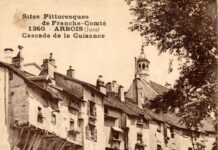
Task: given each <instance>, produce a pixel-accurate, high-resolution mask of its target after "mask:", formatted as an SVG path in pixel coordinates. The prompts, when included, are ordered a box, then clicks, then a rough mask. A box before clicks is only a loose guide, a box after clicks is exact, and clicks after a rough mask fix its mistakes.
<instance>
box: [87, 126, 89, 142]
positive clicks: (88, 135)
mask: <svg viewBox="0 0 218 150" xmlns="http://www.w3.org/2000/svg"><path fill="white" fill-rule="evenodd" d="M86 138H87V139H89V127H88V126H86Z"/></svg>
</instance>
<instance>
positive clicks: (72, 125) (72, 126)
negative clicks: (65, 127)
mask: <svg viewBox="0 0 218 150" xmlns="http://www.w3.org/2000/svg"><path fill="white" fill-rule="evenodd" d="M70 130H74V120H73V119H70Z"/></svg>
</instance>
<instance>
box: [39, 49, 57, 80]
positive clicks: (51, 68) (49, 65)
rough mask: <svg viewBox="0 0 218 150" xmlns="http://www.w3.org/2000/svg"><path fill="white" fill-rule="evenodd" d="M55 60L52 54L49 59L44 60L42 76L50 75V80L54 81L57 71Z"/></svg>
mask: <svg viewBox="0 0 218 150" xmlns="http://www.w3.org/2000/svg"><path fill="white" fill-rule="evenodd" d="M56 68H57V67H56V66H55V59H53V54H52V53H50V57H49V59H44V60H43V65H42V71H41V72H40V74H39V75H40V76H41V75H48V76H49V77H50V78H52V79H54V72H55V71H56Z"/></svg>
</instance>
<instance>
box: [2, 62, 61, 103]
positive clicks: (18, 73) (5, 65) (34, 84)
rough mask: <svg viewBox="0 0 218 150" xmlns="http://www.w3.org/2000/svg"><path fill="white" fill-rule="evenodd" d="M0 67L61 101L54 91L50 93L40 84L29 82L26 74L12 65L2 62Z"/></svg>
mask: <svg viewBox="0 0 218 150" xmlns="http://www.w3.org/2000/svg"><path fill="white" fill-rule="evenodd" d="M0 65H2V66H4V67H6V68H8V69H9V70H12V71H13V72H14V73H16V74H17V75H18V76H20V77H21V78H22V79H24V81H26V83H27V84H28V85H30V86H32V87H34V88H37V89H39V90H41V91H42V92H45V93H46V94H48V95H50V96H51V97H53V98H54V99H59V100H60V99H61V98H60V97H59V96H58V95H56V94H55V93H54V92H52V91H49V90H48V89H44V88H42V87H41V86H39V85H38V84H36V83H34V82H33V81H31V80H29V79H28V78H26V74H25V73H24V72H23V71H21V70H19V69H17V68H15V67H14V66H12V65H10V64H7V63H4V62H1V61H0Z"/></svg>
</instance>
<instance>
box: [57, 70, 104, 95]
mask: <svg viewBox="0 0 218 150" xmlns="http://www.w3.org/2000/svg"><path fill="white" fill-rule="evenodd" d="M55 74H56V75H59V76H61V77H63V78H65V79H67V80H71V81H73V82H76V83H79V84H81V85H83V86H85V87H87V88H90V89H92V90H93V91H95V92H97V93H99V94H101V95H104V96H105V94H104V93H102V92H100V91H99V89H97V88H96V86H95V85H92V84H90V83H88V82H84V81H81V80H78V79H75V78H71V77H68V76H66V75H63V74H61V73H59V72H55Z"/></svg>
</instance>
